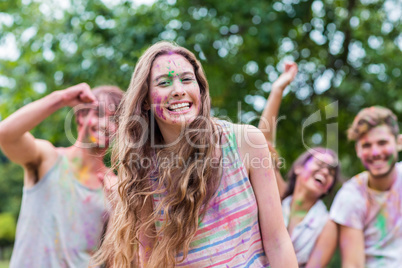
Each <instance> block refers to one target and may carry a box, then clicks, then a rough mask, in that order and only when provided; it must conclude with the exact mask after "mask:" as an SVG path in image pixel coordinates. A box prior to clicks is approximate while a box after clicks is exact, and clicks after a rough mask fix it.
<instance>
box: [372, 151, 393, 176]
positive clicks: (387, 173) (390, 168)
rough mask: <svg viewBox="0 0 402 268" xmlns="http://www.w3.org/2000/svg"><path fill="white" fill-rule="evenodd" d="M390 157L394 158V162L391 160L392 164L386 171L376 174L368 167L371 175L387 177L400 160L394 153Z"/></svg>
mask: <svg viewBox="0 0 402 268" xmlns="http://www.w3.org/2000/svg"><path fill="white" fill-rule="evenodd" d="M390 158H392V159H391V160H392V162H391V164H390V166H389V169H388V170H387V171H386V172H384V173H382V174H376V175H375V174H373V173H371V171H370V169H367V171H368V172H369V174H370V176H371V177H372V178H374V179H382V178H386V177H387V176H388V175H389V174H390V173H391V172H392V171H393V170H394V168H395V165H396V162H397V161H398V156H396V157H395V156H394V155H391V156H390Z"/></svg>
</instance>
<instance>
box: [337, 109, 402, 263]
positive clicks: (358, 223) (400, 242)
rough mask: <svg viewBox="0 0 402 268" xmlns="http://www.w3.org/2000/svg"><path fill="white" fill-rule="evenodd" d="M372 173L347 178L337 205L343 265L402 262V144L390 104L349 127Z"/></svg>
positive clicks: (358, 118)
mask: <svg viewBox="0 0 402 268" xmlns="http://www.w3.org/2000/svg"><path fill="white" fill-rule="evenodd" d="M348 139H349V140H351V141H355V149H356V154H357V157H358V158H359V159H360V161H361V162H362V164H363V166H364V168H365V169H366V171H364V172H362V173H360V174H357V175H356V176H354V177H353V178H351V179H350V180H349V181H347V182H345V183H344V185H343V186H342V188H341V189H340V190H339V191H338V193H337V195H336V196H335V200H334V202H333V203H332V206H331V211H330V215H331V219H332V220H333V221H334V222H336V223H337V224H338V225H339V226H340V248H341V255H342V267H345V268H347V267H368V268H374V267H375V268H377V267H401V265H402V164H401V162H399V163H398V149H399V150H400V149H401V148H400V147H401V144H402V136H401V135H400V134H399V127H398V119H397V117H396V116H395V115H394V114H393V113H392V111H390V110H389V109H387V108H384V107H380V106H373V107H369V108H365V109H362V110H361V111H360V112H359V113H358V114H357V116H356V117H355V119H354V120H353V123H352V125H351V127H350V128H349V130H348Z"/></svg>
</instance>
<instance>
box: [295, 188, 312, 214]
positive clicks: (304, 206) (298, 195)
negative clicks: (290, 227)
mask: <svg viewBox="0 0 402 268" xmlns="http://www.w3.org/2000/svg"><path fill="white" fill-rule="evenodd" d="M316 202H317V199H316V198H313V197H311V196H309V195H307V194H306V193H303V192H300V191H297V192H296V191H295V192H294V193H293V196H292V203H291V204H290V211H291V214H294V216H298V217H301V216H303V217H304V216H305V215H307V213H308V211H309V210H310V209H311V208H312V207H313V206H314V204H315V203H316Z"/></svg>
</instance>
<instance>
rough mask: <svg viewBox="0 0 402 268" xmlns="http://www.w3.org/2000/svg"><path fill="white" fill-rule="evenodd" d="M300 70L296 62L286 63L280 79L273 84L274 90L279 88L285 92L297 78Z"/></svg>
mask: <svg viewBox="0 0 402 268" xmlns="http://www.w3.org/2000/svg"><path fill="white" fill-rule="evenodd" d="M297 71H298V68H297V64H296V63H295V62H287V63H285V70H284V72H283V73H282V74H281V75H280V76H279V78H278V79H277V80H276V81H275V82H274V83H273V85H272V88H277V89H280V90H282V91H283V90H285V88H286V87H287V86H288V85H289V84H290V83H291V82H292V81H293V79H294V78H295V77H296V74H297Z"/></svg>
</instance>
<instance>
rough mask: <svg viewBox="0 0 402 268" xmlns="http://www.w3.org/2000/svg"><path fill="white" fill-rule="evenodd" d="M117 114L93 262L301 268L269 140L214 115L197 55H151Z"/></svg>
mask: <svg viewBox="0 0 402 268" xmlns="http://www.w3.org/2000/svg"><path fill="white" fill-rule="evenodd" d="M120 109H121V114H122V116H121V118H120V124H119V130H118V137H117V143H116V145H115V148H114V151H113V161H114V166H115V168H116V170H117V172H118V177H119V183H118V187H117V188H118V191H117V192H118V194H117V195H116V198H115V211H114V214H113V215H112V217H111V220H110V224H109V230H108V233H107V235H106V236H105V239H104V241H103V243H102V246H101V248H100V250H99V251H98V252H97V254H96V256H95V262H97V263H102V262H103V263H105V264H106V265H107V266H110V267H174V266H184V267H210V266H216V267H228V266H229V267H237V266H238V267H269V266H270V265H271V267H297V263H296V258H295V255H294V252H293V248H292V245H291V242H290V239H289V235H288V234H287V232H286V228H285V225H284V222H283V219H282V217H281V207H280V198H279V193H278V189H277V186H276V181H275V177H274V171H273V169H272V168H270V167H267V166H266V162H267V160H268V162H269V160H270V158H269V150H268V147H267V144H266V141H265V139H264V136H263V134H262V133H261V132H260V131H259V130H258V129H256V128H254V127H251V126H239V125H234V124H231V123H229V122H226V121H220V120H217V119H215V118H212V117H211V116H210V97H209V87H208V82H207V80H206V77H205V74H204V71H203V69H202V67H201V64H200V63H199V62H198V60H197V59H196V58H195V56H194V55H193V53H191V52H190V51H188V50H187V49H185V48H183V47H180V46H177V45H175V44H172V43H170V42H165V41H163V42H159V43H156V44H155V45H153V46H151V47H150V48H148V50H146V51H145V53H144V54H143V55H142V57H141V58H140V60H139V62H138V63H137V65H136V68H135V70H134V74H133V76H132V79H131V83H130V86H129V88H128V90H127V94H126V96H125V97H124V100H123V103H122V106H121V107H120ZM265 158H266V159H265ZM252 161H254V162H252ZM264 161H265V162H264ZM251 163H252V164H251ZM264 163H265V165H264ZM262 204H263V205H262ZM268 259H269V261H268Z"/></svg>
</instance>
